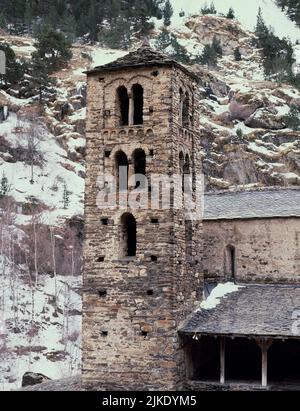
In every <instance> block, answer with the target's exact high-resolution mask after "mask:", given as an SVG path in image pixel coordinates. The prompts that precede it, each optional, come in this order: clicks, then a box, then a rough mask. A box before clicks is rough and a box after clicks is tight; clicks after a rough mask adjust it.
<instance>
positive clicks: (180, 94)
mask: <svg viewBox="0 0 300 411" xmlns="http://www.w3.org/2000/svg"><path fill="white" fill-rule="evenodd" d="M183 96H184V93H183V90H182V88H181V87H180V89H179V124H180V125H182V107H183Z"/></svg>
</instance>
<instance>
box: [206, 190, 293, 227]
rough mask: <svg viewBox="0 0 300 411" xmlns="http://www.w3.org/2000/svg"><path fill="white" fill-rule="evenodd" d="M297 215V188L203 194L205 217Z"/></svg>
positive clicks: (248, 217)
mask: <svg viewBox="0 0 300 411" xmlns="http://www.w3.org/2000/svg"><path fill="white" fill-rule="evenodd" d="M276 217H278V218H280V217H300V189H293V188H291V189H269V190H263V191H243V192H222V193H212V194H207V195H206V196H205V204H204V220H235V219H251V218H276Z"/></svg>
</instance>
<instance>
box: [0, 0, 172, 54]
mask: <svg viewBox="0 0 300 411" xmlns="http://www.w3.org/2000/svg"><path fill="white" fill-rule="evenodd" d="M0 3H1V8H0V10H1V15H0V24H1V25H4V26H6V28H7V29H9V31H10V32H11V33H12V34H26V33H32V32H36V31H39V29H38V30H37V27H45V26H47V25H48V26H51V28H52V29H54V30H55V29H56V30H57V29H58V30H59V31H62V32H63V33H64V34H65V35H66V36H67V37H68V39H69V40H71V41H73V40H74V39H75V38H78V37H84V38H85V39H87V40H89V41H96V40H97V39H98V37H100V38H101V39H102V40H103V41H106V40H107V41H108V43H109V44H108V45H114V46H115V47H119V46H122V45H125V46H126V45H127V43H128V38H130V37H131V36H130V35H132V34H134V33H139V34H140V35H141V36H144V35H146V34H147V33H148V32H149V30H151V29H152V27H153V25H152V24H151V23H150V22H149V20H150V18H151V17H157V18H162V13H163V14H164V20H165V23H166V25H168V22H169V20H170V18H171V16H172V13H173V10H172V7H171V3H170V1H169V0H73V1H63V0H14V1H11V0H1V1H0ZM116 29H117V33H115V30H116ZM119 38H120V41H119ZM124 38H125V40H124Z"/></svg>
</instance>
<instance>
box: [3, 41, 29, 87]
mask: <svg viewBox="0 0 300 411" xmlns="http://www.w3.org/2000/svg"><path fill="white" fill-rule="evenodd" d="M0 50H2V51H4V53H5V56H6V74H0V88H3V89H7V88H8V87H9V86H11V85H16V84H18V83H20V82H21V81H22V80H23V79H24V74H25V71H26V68H27V64H26V63H25V62H23V61H20V60H17V58H16V55H15V52H14V51H13V49H12V48H11V47H10V46H9V44H7V43H1V42H0Z"/></svg>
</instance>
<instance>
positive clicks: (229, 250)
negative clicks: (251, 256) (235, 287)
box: [225, 245, 236, 280]
mask: <svg viewBox="0 0 300 411" xmlns="http://www.w3.org/2000/svg"><path fill="white" fill-rule="evenodd" d="M225 271H226V272H225V274H226V275H227V276H229V277H230V279H231V280H235V277H236V250H235V247H234V246H233V245H229V246H227V247H226V253H225Z"/></svg>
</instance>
